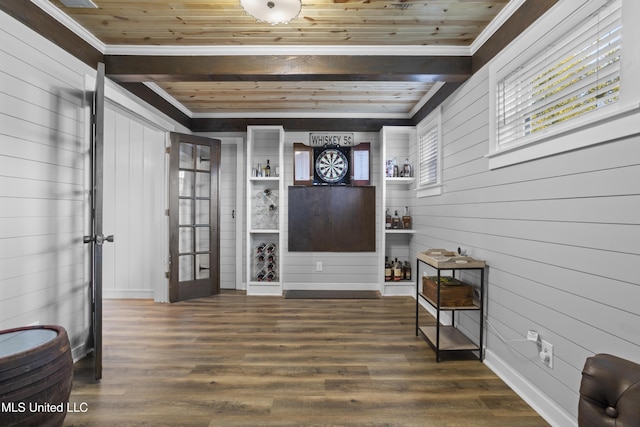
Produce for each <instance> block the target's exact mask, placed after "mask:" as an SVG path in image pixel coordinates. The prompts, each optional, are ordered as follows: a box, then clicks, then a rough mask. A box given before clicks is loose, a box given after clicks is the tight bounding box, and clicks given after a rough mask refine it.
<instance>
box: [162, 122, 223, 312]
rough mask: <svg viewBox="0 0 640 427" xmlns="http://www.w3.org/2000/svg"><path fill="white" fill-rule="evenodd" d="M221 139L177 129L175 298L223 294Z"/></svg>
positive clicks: (172, 239)
mask: <svg viewBox="0 0 640 427" xmlns="http://www.w3.org/2000/svg"><path fill="white" fill-rule="evenodd" d="M220 150H221V148H220V140H217V139H211V138H205V137H199V136H194V135H184V134H180V133H171V149H170V153H169V158H170V159H169V164H170V166H169V263H170V273H169V301H170V302H176V301H184V300H187V299H192V298H200V297H204V296H209V295H215V294H218V293H219V292H220V265H219V264H220V261H219V260H220V237H219V233H220V230H219V227H220V219H219V216H220V214H219V200H218V198H219V180H220V178H219V169H220Z"/></svg>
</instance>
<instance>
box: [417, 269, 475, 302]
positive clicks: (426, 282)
mask: <svg viewBox="0 0 640 427" xmlns="http://www.w3.org/2000/svg"><path fill="white" fill-rule="evenodd" d="M437 281H438V277H437V276H423V277H422V292H423V294H424V295H425V296H426V297H427V298H428V299H430V300H431V301H432V302H433V303H434V304H435V303H437V301H438V285H437ZM440 283H441V286H440V306H441V307H471V306H473V305H474V304H473V286H471V285H467V284H465V283H463V282H461V281H459V280H458V279H454V278H453V277H446V276H441V277H440Z"/></svg>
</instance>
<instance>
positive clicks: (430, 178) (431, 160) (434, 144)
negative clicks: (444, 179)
mask: <svg viewBox="0 0 640 427" xmlns="http://www.w3.org/2000/svg"><path fill="white" fill-rule="evenodd" d="M439 147H440V143H439V132H438V125H437V124H434V125H433V126H429V127H425V128H424V130H421V131H420V143H419V147H418V158H419V160H420V171H419V186H420V187H427V186H430V185H435V184H438V151H439Z"/></svg>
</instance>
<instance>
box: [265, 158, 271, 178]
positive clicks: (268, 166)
mask: <svg viewBox="0 0 640 427" xmlns="http://www.w3.org/2000/svg"><path fill="white" fill-rule="evenodd" d="M264 176H271V166H270V165H269V159H267V166H265V167H264Z"/></svg>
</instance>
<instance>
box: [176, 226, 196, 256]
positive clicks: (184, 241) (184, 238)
mask: <svg viewBox="0 0 640 427" xmlns="http://www.w3.org/2000/svg"><path fill="white" fill-rule="evenodd" d="M178 252H180V253H181V254H183V253H187V252H193V228H191V227H180V237H179V240H178Z"/></svg>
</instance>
